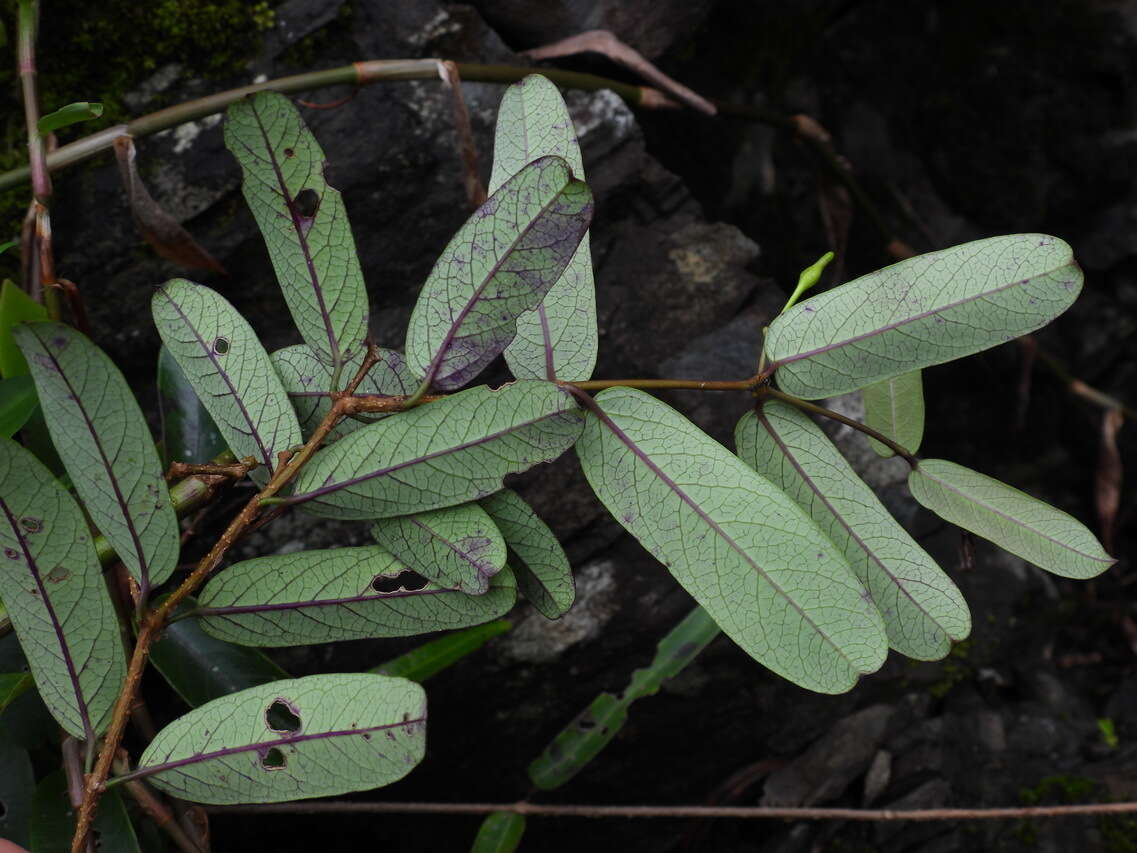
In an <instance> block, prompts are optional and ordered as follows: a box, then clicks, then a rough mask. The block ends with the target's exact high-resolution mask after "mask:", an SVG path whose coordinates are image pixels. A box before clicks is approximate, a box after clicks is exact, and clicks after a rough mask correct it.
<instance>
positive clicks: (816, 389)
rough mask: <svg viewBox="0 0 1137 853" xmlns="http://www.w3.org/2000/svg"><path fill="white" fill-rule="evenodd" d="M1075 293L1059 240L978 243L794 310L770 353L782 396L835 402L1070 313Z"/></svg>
mask: <svg viewBox="0 0 1137 853" xmlns="http://www.w3.org/2000/svg"><path fill="white" fill-rule="evenodd" d="M1081 287H1082V271H1081V269H1079V268H1078V265H1077V264H1076V263H1075V262H1074V256H1073V253H1072V251H1071V249H1070V247H1069V245H1067V244H1066V243H1064V242H1063V241H1062V240H1059V239H1058V238H1057V237H1049V236H1047V235H1045V234H1013V235H1010V236H1007V237H991V238H989V239H987V240H976V241H975V242H973V243H965V244H963V245H962V246H955V247H953V248H951V249H944V250H942V251H939V252H931V253H929V254H927V255H920V256H919V257H915V258H909V259H908V260H906V261H901V262H900V263H898V264H893V265H892V266H890V267H885V268H884V269H882V270H879V271H878V272H874V273H870V274H869V275H866V276H862V277H861V278H858V279H857V280H855V281H851V282H849V283H848V284H845V285H842V286H841V287H837V288H834V289H833V290H830V291H827V292H825V293H822V294H820V295H818V296H815V297H813V298H812V299H809V300H806V301H805V302H802V303H800V304H798V305H796V306H794V307H793V308H791V309H790V310H789V311H786V312H785V313H784V314H782V315H781V316H780V317H778V318H776V319H775V320H774V322H772V323H771V324H770V329H769V332H768V333H767V336H766V352H767V354H768V355H769V357H770V359H771V361H772V362H773V364H774V366H775V367H776V368H777V374H776V378H777V381H778V386H779V387H780V388H782V390H784V391H786V392H787V393H789V394H794V395H796V396H798V397H805V398H808V399H816V398H818V397H833V396H836V395H837V394H844V393H846V392H848V391H855V390H856V389H858V388H863V387H864V386H866V385H871V384H873V383H875V382H880V381H882V380H884V379H888V378H890V377H892V376H899V375H900V374H901V373H908V372H909V371H912V370H915V369H917V368H922V367H928V366H930V365H933V364H941V363H943V362H945V361H951V360H952V359H956V358H962V357H963V356H965V355H971V354H972V353H976V352H979V351H981V350H985V349H988V348H989V347H993V346H997V345H998V344H1002V343H1006V342H1007V341H1009V340H1012V339H1013V338H1017V337H1019V336H1020V335H1025V334H1026V333H1027V332H1031V331H1033V330H1034V329H1037V328H1039V327H1041V326H1045V325H1046V324H1047V323H1049V322H1050V321H1051V320H1053V319H1054V318H1055V317H1057V316H1058V315H1059V314H1061V313H1062V312H1063V311H1065V310H1066V309H1067V308H1069V307H1070V305H1072V304H1073V302H1074V300H1075V299H1076V298H1077V296H1078V292H1079V291H1080V290H1081Z"/></svg>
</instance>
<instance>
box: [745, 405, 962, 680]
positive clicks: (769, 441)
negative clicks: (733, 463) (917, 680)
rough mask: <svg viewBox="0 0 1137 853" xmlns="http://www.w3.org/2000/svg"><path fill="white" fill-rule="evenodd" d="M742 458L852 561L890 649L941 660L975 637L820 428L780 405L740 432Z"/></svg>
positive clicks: (940, 581) (750, 419)
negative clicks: (957, 642)
mask: <svg viewBox="0 0 1137 853" xmlns="http://www.w3.org/2000/svg"><path fill="white" fill-rule="evenodd" d="M734 440H735V443H736V445H737V447H738V455H739V456H740V457H742V459H743V461H745V462H746V463H747V464H748V465H750V466H751V467H753V468H754V469H755V470H756V471H757V472H758V473H759V474H761V475H763V476H764V477H768V478H769V479H770V481H771V482H773V483H774V485H776V486H780V487H781V488H782V489H784V490H785V491H786V494H788V495H789V496H790V497H791V498H793V499H794V500H795V501H797V503H798V505H800V506H801V507H802V508H804V509H805V511H806V512H807V513H809V515H810V517H811V518H812V519H813V520H814V521H815V522H817V526H818V527H820V528H821V530H822V531H823V532H824V533H825V534H826V535H828V536H829V538H830V539H832V540H833V542H834V543H835V544H836V545H837V547H838V548H840V549H841V551H842V552H843V553H844V555H845V559H847V560H848V561H849V565H851V566H852V567H853V571H855V572H856V573H857V577H858V578H860V580H861V583H863V584H864V585H865V586H866V587H867V588H868V590H869V592H870V593H871V594H872V597H873V601H874V602H876V606H877V608H878V609H879V610H880V612H881V615H882V616H883V617H884V627H885V631H887V633H888V642H889V645H890V646H891V647H892V648H894V649H896V651H898V652H900V653H901V654H904V655H907V656H908V657H910V658H916V659H917V660H938V659H940V658H942V657H943V656H944V655H946V654H947V653H948V652H949V651H950V650H951V641H952V640H962V639H963V638H964V637H966V636H967V635H968V633H969V632H970V631H971V615H970V613H969V612H968V609H967V602H966V601H964V599H963V595H962V594H961V593H960V591H959V590H958V589H957V588H956V586H955V584H954V583H952V581H951V578H949V577H948V576H947V575H946V574H944V571H943V569H941V568H940V567H939V566H938V565H937V564H936V561H935V560H933V559H932V558H931V556H930V555H929V554H928V553H927V552H926V551H925V550H924V549H923V548H921V547H920V546H919V545H917V544H916V542H915V540H914V539H912V537H911V536H909V535H908V533H907V531H905V530H904V528H903V527H901V526H900V525H899V524H898V523H897V522H896V520H895V519H894V518H893V517H892V516H891V515H890V514H889V512H888V510H887V509H885V508H884V505H883V504H882V503H881V502H880V501H879V500H878V499H877V497H876V495H874V494H873V491H872V489H870V488H869V487H868V486H867V485H866V484H865V482H864V480H862V479H861V478H860V477H858V476H857V475H856V473H855V472H854V471H853V469H852V468H851V467H850V466H849V463H848V462H846V461H845V457H843V456H842V455H841V453H840V451H838V450H837V448H836V447H834V446H833V442H831V441H830V440H829V439H828V438H827V437H826V435H825V433H823V432H822V431H821V428H820V427H818V426H817V424H815V423H814V422H813V421H811V420H810V419H809V418H808V417H807V416H805V415H803V414H802V413H801V412H799V411H798V410H797V409H794V408H793V407H792V406H789V405H786V404H785V403H782V402H779V401H777V400H774V401H769V402H767V403H765V404H764V405H763V406H762V411H761V414H758V415H756V414H755V413H754V412H748V413H747V414H745V415H744V416H743V418H742V420H740V421H739V422H738V426H737V427H735V430H734Z"/></svg>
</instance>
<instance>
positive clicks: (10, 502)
mask: <svg viewBox="0 0 1137 853" xmlns="http://www.w3.org/2000/svg"><path fill="white" fill-rule="evenodd" d="M0 548H2V549H3V556H0V597H3V599H4V602H5V604H6V605H7V607H8V618H9V619H11V620H12V625H13V627H14V628H15V629H16V635H17V637H18V638H19V640H20V646H21V647H22V648H23V650H24V654H25V656H26V657H27V659H28V666H29V667H30V668H31V671H32V675H33V676H34V677H35V681H36V687H37V688H38V689H39V692H40V695H41V696H42V697H43V700H44V703H45V704H46V705H47V707H48V710H50V711H51V713H52V716H54V717H55V719H56V720H57V721H58V722H59V724H60V725H61V726H62V727H63V728H64V729H66V730H67V732H68V733H69V734H72V735H74V736H75V737H78V738H84V737H87V736H88V734H89V733H88V732H87V729H88V727H89V728H90V729H91V730H92V731H93V732H95V733H101V732H102V731H103V730H104V729H105V728H106V726H107V724H108V723H109V722H110V715H111V708H112V707H113V705H114V702H115V699H116V698H117V697H118V690H119V687H120V686H121V685H122V680H123V678H125V676H126V658H125V656H124V654H123V650H122V640H121V639H120V638H119V632H118V622H117V620H116V618H115V613H114V607H113V605H112V604H111V599H110V595H109V594H108V593H107V587H106V584H105V583H104V581H103V572H102V567H101V566H100V565H99V561H98V559H97V557H96V556H95V548H94V545H93V544H92V543H91V534H90V531H89V530H88V529H87V524H86V522H85V521H84V520H83V514H82V512H80V510H79V505H78V504H77V503H76V502H75V499H74V498H72V497H71V495H69V494H68V493H67V491H66V490H65V489H64V488H63V487H62V486H61V485H60V484H59V482H58V481H57V480H56V479H55V478H54V477H52V476H51V472H49V471H48V470H47V469H46V468H45V467H44V466H43V465H42V464H40V462H39V461H38V460H36V458H35V457H34V456H32V454H31V453H29V452H28V451H26V450H24V449H23V448H22V447H20V446H19V445H18V444H16V443H15V442H13V441H9V440H8V439H0Z"/></svg>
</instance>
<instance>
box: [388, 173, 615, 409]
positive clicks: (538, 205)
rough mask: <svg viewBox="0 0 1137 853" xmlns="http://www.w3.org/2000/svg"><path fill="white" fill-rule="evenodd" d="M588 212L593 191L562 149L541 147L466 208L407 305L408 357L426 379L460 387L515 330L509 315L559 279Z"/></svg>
mask: <svg viewBox="0 0 1137 853" xmlns="http://www.w3.org/2000/svg"><path fill="white" fill-rule="evenodd" d="M591 218H592V193H591V192H590V191H589V189H588V187H587V186H586V185H585V184H584V183H583V182H582V181H578V180H576V179H575V178H574V177H573V175H572V172H571V170H570V169H569V166H568V164H567V163H565V161H564V160H562V159H561V158H560V157H542V158H541V159H539V160H535V161H534V162H532V163H530V164H529V165H527V166H526V167H525V168H523V169H522V170H521V171H520V172H518V173H517V174H516V175H514V176H513V177H511V178H509V180H507V181H506V182H505V183H504V184H502V185H501V187H500V188H499V189H498V190H497V192H495V193H494V194H493V195H491V196H490V197H489V198H488V199H487V200H486V201H485V203H484V204H483V205H482V206H481V207H479V208H478V209H477V210H476V211H474V213H473V215H472V216H471V217H470V218H469V220H467V222H466V224H465V225H463V226H462V228H461V229H460V230H459V231H458V233H457V234H456V235H454V239H452V240H451V241H450V243H449V245H447V247H446V248H445V249H444V250H443V252H442V255H441V256H439V258H438V261H437V262H436V263H435V265H434V269H433V270H432V271H431V273H430V276H429V277H428V278H427V280H426V284H424V285H423V288H422V293H421V294H420V295H419V299H418V302H417V303H416V304H415V309H414V312H413V313H412V314H411V322H410V326H409V327H408V328H407V346H406V353H407V364H408V365H409V366H410V368H411V371H412V372H413V373H414V374H415V375H416V376H418V377H420V378H422V379H423V381H424V382H425V383H428V384H430V385H433V386H434V387H435V388H439V389H441V390H452V389H454V388H461V387H462V386H463V385H465V384H466V383H468V382H469V381H470V380H471V379H473V378H474V377H475V376H477V375H478V374H479V373H480V372H481V371H482V368H484V367H485V366H486V365H487V364H489V363H490V362H491V361H493V359H494V358H495V357H496V356H497V355H498V354H499V353H501V351H502V350H504V349H505V347H506V346H507V345H508V344H509V343H510V342H511V341H512V340H513V338H514V336H515V335H516V333H517V318H518V317H519V316H520V315H521V314H522V313H524V312H525V311H531V310H533V309H534V308H536V307H537V306H538V305H540V304H541V302H542V301H543V300H544V298H545V294H546V293H548V292H549V289H550V288H551V287H552V286H553V285H554V284H556V283H557V280H558V279H559V278H560V277H561V274H562V273H563V272H564V270H565V267H566V266H567V265H568V263H569V261H570V260H571V259H572V257H573V255H574V253H575V252H576V249H577V246H578V245H579V244H580V240H581V236H582V235H583V234H584V232H585V230H587V228H588V223H589V220H590V219H591Z"/></svg>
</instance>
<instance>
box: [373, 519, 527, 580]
mask: <svg viewBox="0 0 1137 853" xmlns="http://www.w3.org/2000/svg"><path fill="white" fill-rule="evenodd" d="M371 535H372V536H374V537H375V541H376V542H378V543H379V544H380V545H382V546H383V547H384V548H386V549H387V550H388V551H390V552H391V553H392V554H394V556H395V557H396V558H397V559H399V560H401V561H402V562H403V563H404V564H405V565H406V566H407V567H408V568H410V569H412V570H413V571H416V572H418V573H419V574H420V575H422V576H423V577H425V578H428V579H430V580H432V581H434V582H435V583H436V584H438V585H439V586H444V587H447V588H449V589H457V590H460V591H461V592H467V593H470V594H471V595H481V594H482V593H483V592H485V591H486V590H487V589H489V586H490V578H492V577H493V576H494V575H496V574H497V573H498V572H500V571H501V570H502V569H503V568H505V540H504V539H503V538H502V535H501V532H500V531H499V530H498V529H497V527H496V526H495V525H494V523H493V520H492V519H491V518H490V517H489V516H488V515H487V514H486V511H485V510H484V509H482V508H481V507H479V506H478V505H477V504H473V503H468V504H459V505H458V506H452V507H447V508H446V509H436V510H433V511H431V512H420V513H416V514H415V515H403V516H398V517H396V518H382V519H380V520H379V521H377V522H376V523H375V526H374V527H372V528H371Z"/></svg>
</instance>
